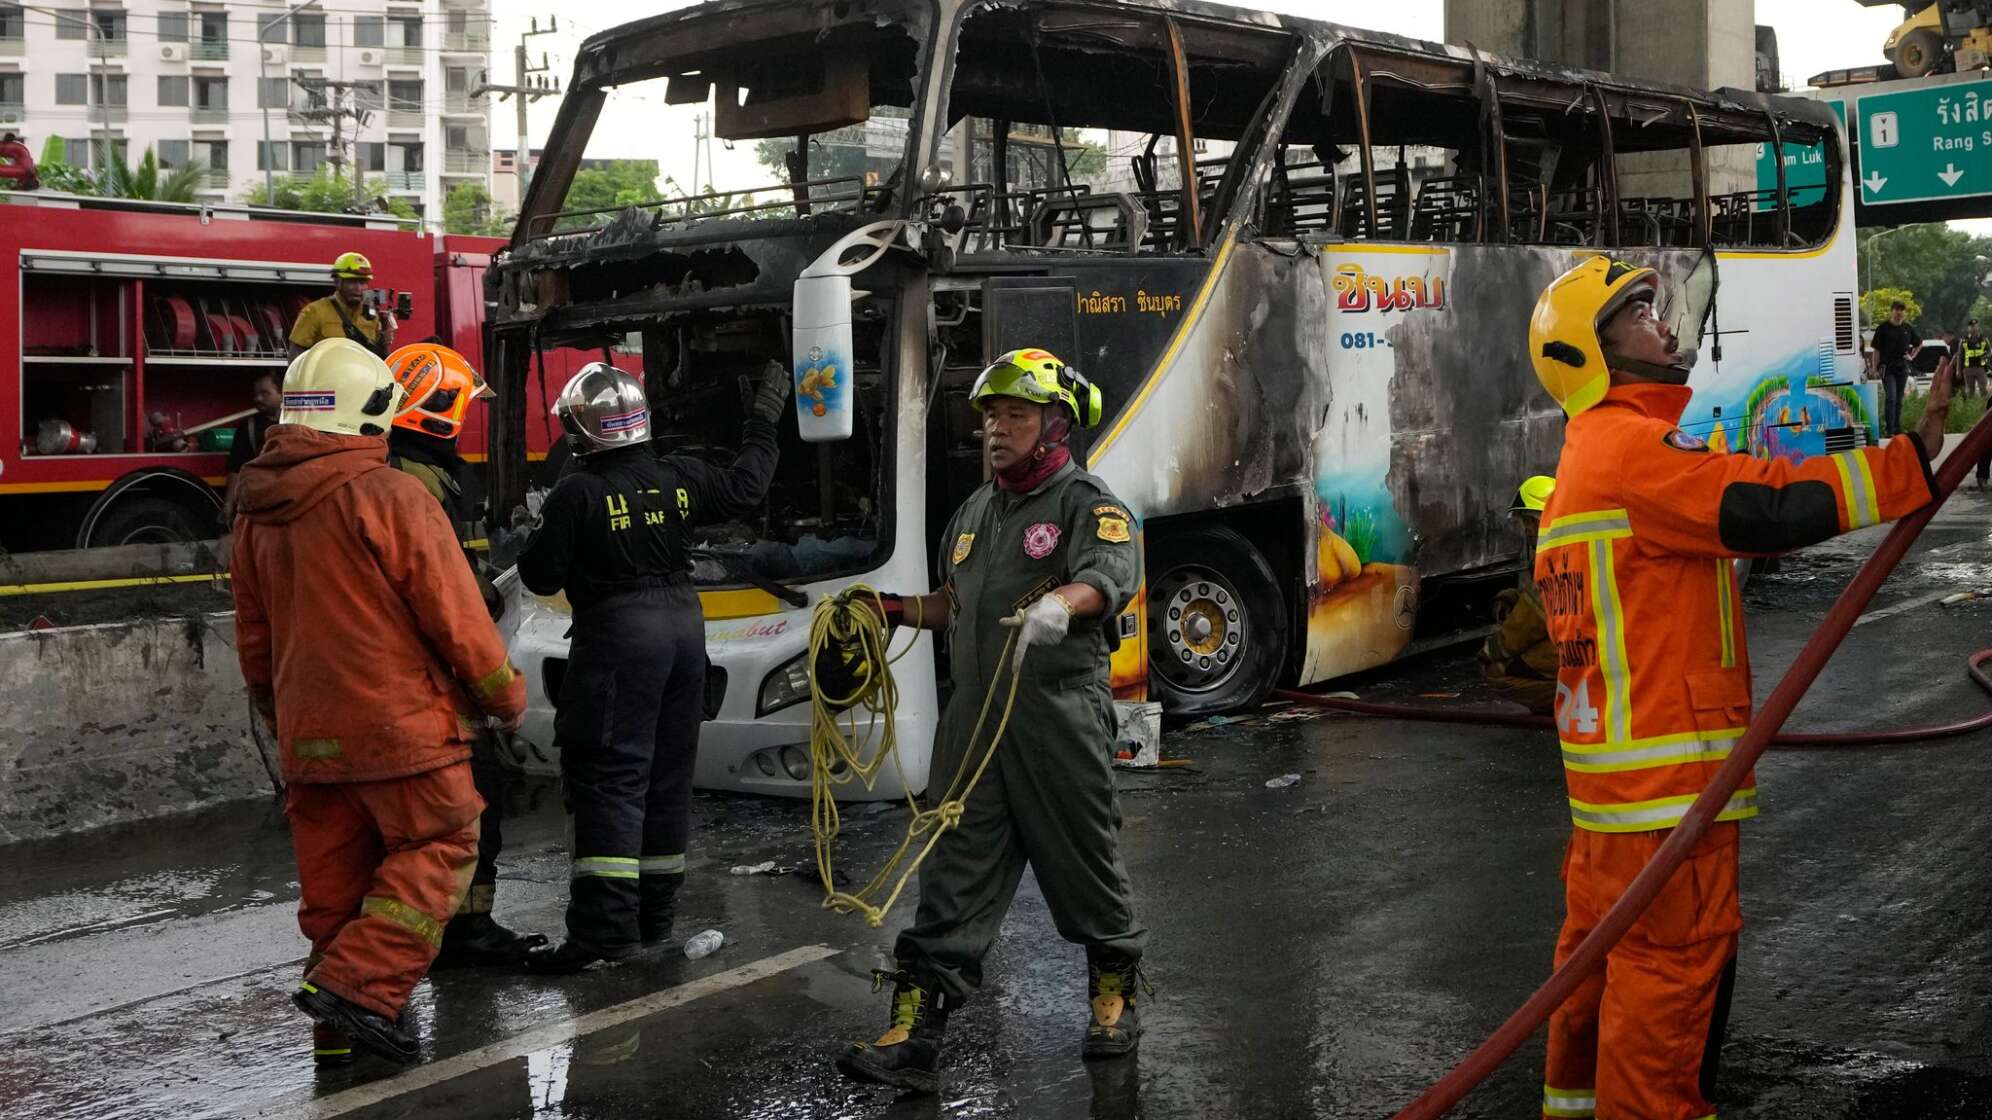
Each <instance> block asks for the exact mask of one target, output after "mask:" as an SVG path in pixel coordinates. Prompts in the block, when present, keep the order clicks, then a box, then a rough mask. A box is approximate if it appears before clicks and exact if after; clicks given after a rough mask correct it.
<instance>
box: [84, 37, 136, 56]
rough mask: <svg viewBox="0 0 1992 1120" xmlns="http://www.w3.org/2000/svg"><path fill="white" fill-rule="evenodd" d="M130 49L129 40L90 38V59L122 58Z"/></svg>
mask: <svg viewBox="0 0 1992 1120" xmlns="http://www.w3.org/2000/svg"><path fill="white" fill-rule="evenodd" d="M130 47H131V40H129V39H98V38H95V37H92V38H91V39H90V57H91V58H123V57H124V56H125V55H126V54H128V53H130V50H129V49H130Z"/></svg>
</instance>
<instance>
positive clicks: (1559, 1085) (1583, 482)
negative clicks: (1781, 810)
mask: <svg viewBox="0 0 1992 1120" xmlns="http://www.w3.org/2000/svg"><path fill="white" fill-rule="evenodd" d="M1659 294H1660V292H1659V277H1658V276H1657V275H1656V274H1655V273H1654V272H1653V271H1652V270H1651V269H1647V268H1640V267H1637V266H1634V265H1630V264H1626V263H1623V262H1620V261H1615V260H1611V259H1609V258H1605V257H1592V258H1590V259H1588V260H1585V261H1584V262H1583V263H1581V264H1579V265H1577V266H1576V267H1575V268H1572V269H1571V270H1570V271H1568V272H1566V273H1564V274H1563V275H1562V276H1561V277H1559V278H1557V279H1556V280H1555V281H1554V282H1553V283H1551V284H1550V285H1549V287H1548V288H1546V289H1545V290H1544V291H1543V293H1542V296H1541V298H1540V299H1539V300H1538V301H1537V303H1536V308H1535V314H1534V317H1533V318H1532V319H1531V320H1530V323H1529V357H1530V359H1531V361H1532V362H1533V363H1534V366H1535V370H1536V375H1537V377H1538V378H1540V379H1541V381H1542V383H1543V387H1544V388H1546V389H1548V390H1549V393H1550V395H1551V396H1553V397H1555V398H1556V400H1557V402H1558V403H1559V404H1561V405H1562V406H1563V408H1564V410H1565V412H1567V413H1568V414H1569V418H1570V419H1569V425H1568V427H1567V428H1566V429H1565V432H1564V440H1563V455H1562V459H1561V460H1560V462H1559V464H1558V467H1557V473H1556V489H1555V492H1554V493H1553V494H1552V495H1551V496H1550V499H1549V502H1548V504H1547V506H1546V508H1545V509H1544V511H1543V519H1542V531H1541V534H1540V536H1539V537H1538V538H1537V542H1536V549H1537V552H1536V567H1535V577H1536V586H1537V588H1538V589H1539V590H1540V592H1541V595H1542V601H1543V606H1544V610H1545V613H1546V614H1547V615H1548V620H1549V633H1550V637H1551V638H1552V639H1553V640H1554V641H1555V642H1556V645H1557V650H1558V655H1559V656H1558V661H1559V668H1558V671H1557V684H1556V713H1555V715H1556V727H1557V737H1558V739H1559V740H1560V741H1561V744H1562V750H1563V766H1564V777H1565V779H1566V780H1567V782H1568V785H1569V794H1570V816H1571V819H1572V821H1573V823H1574V824H1575V825H1576V827H1575V828H1574V829H1573V830H1572V831H1571V836H1570V845H1569V849H1568V851H1567V853H1566V855H1565V856H1564V861H1563V880H1564V907H1565V916H1564V923H1563V931H1562V934H1561V935H1560V936H1559V937H1558V938H1557V945H1556V960H1557V963H1558V964H1561V963H1562V962H1563V960H1564V959H1565V958H1566V957H1568V956H1569V955H1570V953H1571V952H1572V951H1573V950H1575V949H1576V947H1577V945H1578V943H1579V942H1581V941H1582V940H1583V939H1584V936H1585V935H1586V934H1588V933H1589V932H1590V931H1591V929H1592V927H1593V926H1595V925H1596V924H1597V922H1598V921H1599V919H1600V918H1601V917H1602V916H1603V915H1604V913H1605V911H1607V910H1608V909H1610V908H1611V906H1612V904H1613V903H1614V902H1616V901H1617V900H1618V898H1619V896H1620V895H1621V894H1623V893H1624V891H1625V888H1626V886H1627V885H1628V884H1629V883H1630V882H1631V881H1632V879H1633V877H1634V876H1635V875H1637V874H1638V873H1639V871H1640V869H1641V868H1642V867H1644V866H1645V865H1646V862H1647V860H1648V859H1650V858H1651V857H1652V855H1653V853H1654V852H1655V851H1656V850H1658V848H1659V847H1660V845H1661V843H1662V842H1663V841H1664V840H1666V838H1667V830H1669V829H1671V828H1672V827H1674V826H1675V825H1676V824H1678V823H1679V822H1680V820H1681V817H1682V816H1683V815H1684V814H1685V813H1686V812H1687V808H1688V805H1689V804H1690V803H1691V802H1692V801H1694V799H1695V797H1696V795H1697V794H1699V793H1700V792H1701V791H1702V789H1703V787H1704V786H1706V785H1707V783H1708V781H1709V779H1710V778H1711V777H1713V776H1714V774H1715V772H1716V771H1717V770H1718V769H1719V768H1720V767H1721V766H1722V763H1723V760H1724V758H1725V757H1726V756H1727V755H1728V754H1729V751H1730V749H1731V747H1732V746H1733V745H1734V744H1735V743H1736V741H1737V740H1738V739H1740V738H1741V737H1742V735H1743V731H1744V728H1745V726H1746V725H1747V724H1748V723H1749V722H1750V659H1749V651H1748V649H1747V647H1746V643H1745V640H1744V632H1743V605H1742V600H1741V599H1740V597H1739V595H1738V588H1737V586H1736V579H1735V574H1734V569H1733V565H1732V563H1731V561H1732V560H1733V559H1734V558H1737V557H1743V556H1765V555H1774V554H1777V553H1781V552H1785V551H1788V550H1790V549H1794V548H1800V547H1803V546H1805V545H1808V544H1813V543H1815V542H1817V541H1822V540H1825V539H1826V538H1828V537H1832V536H1835V535H1837V534H1840V533H1846V532H1851V531H1853V530H1855V529H1860V528H1864V527H1866V526H1869V525H1875V524H1879V523H1881V522H1884V521H1890V520H1893V519H1895V518H1898V517H1901V516H1903V515H1905V514H1908V513H1910V512H1912V511H1914V510H1916V509H1917V508H1919V507H1921V506H1923V505H1925V504H1926V503H1928V502H1929V501H1931V499H1932V498H1933V497H1934V493H1935V484H1934V482H1933V480H1932V478H1931V475H1930V470H1929V462H1930V456H1931V455H1932V454H1934V453H1935V452H1936V451H1937V450H1938V449H1939V448H1941V446H1942V439H1943V426H1944V419H1945V414H1946V412H1947V411H1948V408H1949V402H1950V385H1949V379H1948V378H1947V377H1940V378H1939V379H1938V383H1937V384H1935V385H1933V386H1932V387H1931V391H1930V400H1929V408H1928V410H1927V411H1926V412H1925V413H1924V419H1923V422H1922V424H1920V425H1919V426H1918V428H1917V431H1916V433H1915V435H1914V436H1907V435H1905V436H1897V437H1895V438H1894V439H1892V440H1890V441H1889V442H1887V443H1886V444H1884V445H1882V446H1880V447H1872V448H1863V449H1859V450H1854V451H1845V452H1841V453H1839V454H1836V455H1829V456H1822V457H1818V458H1814V459H1809V460H1806V461H1805V462H1803V463H1790V462H1785V461H1782V460H1770V461H1766V460H1760V459H1756V458H1753V457H1751V456H1747V455H1725V454H1717V453H1715V452H1712V451H1710V450H1709V448H1708V447H1707V445H1706V444H1704V443H1703V442H1702V441H1701V440H1699V439H1697V438H1695V437H1693V436H1691V435H1688V434H1687V433H1685V432H1683V431H1681V429H1680V428H1679V427H1677V426H1676V424H1677V423H1678V421H1679V420H1680V417H1681V412H1682V410H1683V409H1684V408H1686V406H1687V403H1688V397H1689V395H1690V393H1689V389H1688V387H1687V384H1686V382H1687V379H1688V370H1689V368H1690V367H1691V366H1692V364H1693V360H1694V355H1693V352H1692V351H1687V352H1682V351H1681V350H1680V349H1679V344H1678V341H1677V339H1676V336H1675V333H1674V331H1673V329H1672V328H1671V327H1670V326H1669V325H1668V324H1667V323H1666V322H1665V321H1664V319H1663V317H1662V316H1661V315H1660V314H1659V313H1658V312H1656V310H1655V299H1656V296H1658V295H1659ZM1756 813H1757V789H1756V782H1755V780H1754V777H1753V778H1751V779H1750V780H1746V781H1745V782H1744V783H1743V784H1742V786H1741V787H1740V788H1739V789H1738V790H1737V791H1736V793H1735V795H1734V796H1733V797H1732V798H1731V799H1730V801H1729V803H1728V805H1727V806H1726V807H1724V809H1723V810H1722V812H1721V814H1720V815H1719V817H1718V818H1717V823H1716V824H1715V825H1714V827H1713V828H1711V829H1710V831H1709V833H1708V836H1707V837H1706V838H1705V839H1704V840H1703V841H1702V842H1701V844H1700V845H1699V846H1698V847H1696V848H1695V849H1694V851H1693V853H1692V854H1691V856H1690V857H1689V859H1688V861H1687V863H1686V865H1685V866H1683V867H1682V868H1681V869H1680V870H1679V871H1678V872H1677V873H1676V874H1675V875H1674V877H1673V879H1672V880H1671V881H1670V882H1669V883H1668V884H1667V886H1666V887H1665V888H1664V889H1663V890H1662V891H1661V893H1660V895H1659V897H1658V898H1656V899H1655V900H1654V902H1653V905H1652V906H1651V907H1650V908H1649V909H1648V910H1647V911H1646V913H1645V914H1644V915H1643V916H1642V917H1641V918H1640V919H1639V921H1638V923H1637V924H1635V925H1634V926H1633V927H1632V929H1631V931H1630V932H1629V933H1627V934H1626V936H1625V939H1624V940H1622V941H1621V942H1619V944H1618V946H1617V947H1616V948H1614V949H1613V950H1612V952H1611V956H1610V958H1609V961H1608V963H1607V964H1606V966H1605V968H1604V969H1603V970H1602V971H1601V972H1599V973H1598V974H1597V975H1595V976H1593V977H1592V978H1591V979H1590V980H1588V981H1586V983H1585V984H1584V986H1583V987H1580V988H1579V989H1577V991H1576V992H1575V993H1573V994H1572V995H1571V997H1570V998H1569V1000H1567V1001H1566V1002H1565V1003H1564V1004H1563V1006H1562V1007H1561V1008H1560V1009H1558V1010H1557V1012H1556V1014H1555V1015H1554V1016H1552V1017H1551V1019H1550V1026H1549V1058H1548V1063H1547V1068H1546V1070H1545V1076H1544V1086H1543V1109H1542V1111H1543V1115H1544V1116H1545V1117H1559V1118H1567V1117H1591V1116H1596V1117H1598V1118H1600V1120H1700V1118H1704V1117H1712V1116H1713V1115H1714V1113H1715V1108H1714V1106H1713V1105H1711V1104H1710V1103H1709V1100H1708V1097H1709V1093H1710V1091H1711V1088H1712V1086H1713V1082H1714V1073H1715V1068H1716V1062H1717V1055H1718V1052H1719V1047H1720V1044H1721V1030H1722V1021H1723V1018H1724V1014H1725V1012H1726V1006H1724V1005H1725V1003H1726V1000H1725V997H1726V994H1727V992H1726V989H1727V987H1728V985H1727V984H1726V983H1725V977H1726V976H1730V975H1733V973H1732V972H1731V969H1732V966H1733V961H1734V958H1735V955H1736V940H1737V932H1738V931H1739V930H1740V929H1741V928H1742V925H1743V916H1742V911H1741V908H1740V906H1739V902H1738V890H1737V874H1736V868H1737V859H1736V845H1737V825H1736V822H1737V821H1740V820H1743V819H1745V818H1748V817H1752V816H1755V815H1756Z"/></svg>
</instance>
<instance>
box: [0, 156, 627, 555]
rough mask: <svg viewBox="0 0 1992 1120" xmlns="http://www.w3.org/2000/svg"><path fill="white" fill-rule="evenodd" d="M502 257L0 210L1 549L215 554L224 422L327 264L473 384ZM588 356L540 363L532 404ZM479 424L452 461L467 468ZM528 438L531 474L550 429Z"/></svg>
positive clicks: (145, 216) (324, 284) (127, 211)
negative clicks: (173, 546)
mask: <svg viewBox="0 0 1992 1120" xmlns="http://www.w3.org/2000/svg"><path fill="white" fill-rule="evenodd" d="M502 244H503V242H502V241H501V240H500V239H497V238H486V237H457V236H445V237H437V236H432V235H430V234H426V233H422V232H420V231H419V230H418V229H416V228H415V227H414V226H413V225H412V224H410V223H407V222H404V221H401V220H399V219H396V218H393V217H391V216H387V215H380V216H346V215H335V214H300V213H293V212H288V211H273V210H265V209H259V208H248V207H235V206H205V205H183V204H175V203H157V202H138V201H131V200H124V199H103V198H89V197H82V196H76V195H67V194H57V193H52V192H43V191H32V192H0V306H13V307H15V308H17V309H18V314H17V315H15V316H13V317H11V318H10V317H7V316H4V315H0V366H4V365H5V364H7V363H10V362H11V363H13V364H14V366H15V369H14V373H13V375H11V376H5V375H0V427H3V428H5V429H6V430H10V431H12V432H13V433H15V435H16V436H17V437H18V438H15V439H8V440H5V441H0V549H6V550H10V551H25V550H30V549H38V548H87V547H93V546H96V545H110V544H132V543H139V542H145V541H156V540H189V539H201V538H206V537H212V536H214V535H215V534H216V532H217V531H218V529H219V526H218V525H217V524H216V514H217V512H218V511H219V509H220V508H221V496H220V488H221V486H222V485H223V483H224V481H225V474H224V472H225V470H226V464H227V459H228V455H227V447H228V440H229V433H230V432H231V430H232V428H233V426H234V421H235V420H236V419H237V418H239V416H240V415H241V414H243V413H244V411H245V410H247V409H248V408H249V407H250V403H249V402H250V385H251V382H252V381H253V380H254V379H255V377H256V375H257V374H258V373H261V372H263V371H270V370H274V371H278V372H279V373H281V371H282V370H283V369H284V367H285V366H286V365H287V364H288V351H287V340H288V336H289V332H290V325H291V322H292V321H293V319H294V318H295V316H296V314H297V312H298V310H299V309H301V308H302V307H303V306H304V305H305V304H306V303H307V302H309V301H311V300H313V299H317V298H318V297H320V296H322V295H325V294H326V293H327V292H329V291H330V288H331V276H330V272H329V267H330V262H331V261H332V259H333V258H334V257H336V256H338V255H339V254H340V253H342V252H347V251H349V250H353V251H358V252H361V253H364V254H366V255H367V257H368V258H369V259H371V260H372V261H373V265H374V277H375V282H376V283H377V284H379V285H381V287H382V288H383V289H384V290H383V291H382V292H381V293H380V295H381V297H382V304H383V305H384V306H387V305H393V304H397V303H402V304H404V305H405V306H406V307H407V312H406V314H404V315H403V316H402V321H401V323H400V327H399V330H398V331H397V333H396V339H397V341H399V342H414V341H419V340H422V339H425V338H429V337H432V336H434V337H438V338H440V339H441V340H443V341H445V342H447V343H449V344H450V345H452V346H455V347H456V348H458V349H459V350H461V351H463V353H464V354H465V356H466V357H468V358H469V359H470V360H471V362H472V364H473V365H474V366H475V367H477V368H478V369H480V370H481V369H482V368H483V344H482V337H483V321H484V314H483V292H482V280H483V275H484V267H485V264H486V262H487V261H488V260H489V254H490V253H491V252H492V251H493V250H494V249H495V248H497V247H498V246H499V245H502ZM594 357H600V354H599V353H594V354H589V353H582V352H580V351H575V350H552V349H549V352H548V353H547V355H546V362H545V367H546V368H545V371H544V374H543V375H542V376H541V377H540V378H539V381H540V384H538V385H535V386H534V387H533V388H532V389H531V390H530V392H532V393H533V394H534V395H535V397H540V396H544V395H546V394H547V393H548V392H557V391H558V390H559V387H560V386H561V385H562V384H564V382H565V378H566V376H567V374H568V373H570V372H571V371H572V370H573V369H574V368H577V367H578V366H579V364H580V363H582V362H585V361H587V360H589V359H590V358H594ZM617 360H618V361H619V362H628V361H633V360H634V355H631V356H628V358H623V357H619V358H618V359H617ZM548 382H550V383H551V385H550V388H549V387H548V386H547V384H546V383H548ZM542 407H543V405H542V404H541V402H539V401H538V400H535V401H529V402H528V403H527V410H528V413H529V414H531V413H532V412H534V411H537V410H540V409H541V408H542ZM482 413H483V410H482V409H477V410H473V412H472V415H471V419H470V422H469V424H468V426H467V428H466V431H465V436H464V440H463V441H462V444H461V448H462V450H463V451H464V453H465V457H466V458H468V459H471V460H473V461H477V460H482V459H483V457H484V456H483V454H482V452H483V450H484V417H483V415H482ZM528 428H529V429H530V431H529V432H528V445H529V447H530V448H531V450H532V453H533V457H534V458H540V457H543V456H544V454H545V452H546V450H547V447H548V443H549V441H550V439H551V437H552V430H551V426H550V425H548V424H529V425H528Z"/></svg>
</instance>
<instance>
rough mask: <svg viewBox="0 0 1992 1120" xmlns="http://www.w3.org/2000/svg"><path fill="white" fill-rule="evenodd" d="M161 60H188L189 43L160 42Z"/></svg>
mask: <svg viewBox="0 0 1992 1120" xmlns="http://www.w3.org/2000/svg"><path fill="white" fill-rule="evenodd" d="M159 61H161V62H185V61H187V44H185V43H161V44H159Z"/></svg>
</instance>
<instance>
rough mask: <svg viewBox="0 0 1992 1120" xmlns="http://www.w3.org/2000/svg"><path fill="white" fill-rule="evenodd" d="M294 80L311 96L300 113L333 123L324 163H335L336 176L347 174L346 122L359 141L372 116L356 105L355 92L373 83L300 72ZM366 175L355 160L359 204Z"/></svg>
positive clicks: (312, 119) (355, 199)
mask: <svg viewBox="0 0 1992 1120" xmlns="http://www.w3.org/2000/svg"><path fill="white" fill-rule="evenodd" d="M291 81H293V82H296V83H297V84H298V85H299V86H300V87H302V88H303V89H304V91H305V93H306V94H307V95H309V96H310V98H311V103H310V106H309V107H308V108H305V109H301V110H298V112H297V115H298V116H299V117H302V118H303V119H305V120H307V121H310V122H312V123H313V124H330V125H331V126H332V140H331V151H330V152H328V153H327V155H326V157H325V162H327V163H329V164H331V165H332V174H333V177H334V178H342V177H343V176H344V174H345V172H344V167H345V164H346V140H345V123H346V121H347V120H349V119H350V120H351V121H352V122H353V138H354V140H355V141H357V140H358V139H359V135H360V130H361V129H363V128H365V127H366V126H367V121H368V120H369V119H371V117H372V116H373V114H372V113H369V112H368V111H367V110H365V109H362V108H360V107H359V106H358V105H356V104H354V102H353V98H352V92H353V90H354V89H356V88H358V87H359V86H362V85H370V84H371V83H366V82H342V81H334V80H332V79H329V78H309V77H306V76H304V75H303V74H297V73H293V74H292V75H291ZM363 174H364V173H363V172H361V170H360V165H359V161H358V160H354V161H353V202H354V204H355V205H358V204H359V202H360V195H361V194H362V192H363V186H364V183H363Z"/></svg>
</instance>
